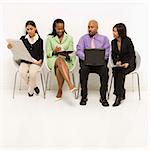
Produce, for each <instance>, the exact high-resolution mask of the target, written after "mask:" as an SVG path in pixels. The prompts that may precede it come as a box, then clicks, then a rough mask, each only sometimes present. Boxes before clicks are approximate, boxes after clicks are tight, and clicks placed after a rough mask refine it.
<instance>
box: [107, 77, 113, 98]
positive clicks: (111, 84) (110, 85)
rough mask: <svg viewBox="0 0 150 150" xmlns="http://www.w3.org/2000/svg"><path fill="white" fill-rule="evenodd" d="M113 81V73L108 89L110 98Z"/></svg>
mask: <svg viewBox="0 0 150 150" xmlns="http://www.w3.org/2000/svg"><path fill="white" fill-rule="evenodd" d="M112 81H113V75H112V76H111V80H110V86H109V90H108V99H109V96H110V91H111V87H112Z"/></svg>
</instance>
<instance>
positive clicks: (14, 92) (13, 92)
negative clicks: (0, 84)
mask: <svg viewBox="0 0 150 150" xmlns="http://www.w3.org/2000/svg"><path fill="white" fill-rule="evenodd" d="M17 75H18V71H17V72H16V73H15V80H14V88H13V99H14V98H15V89H16V79H17Z"/></svg>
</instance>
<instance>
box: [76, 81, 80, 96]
mask: <svg viewBox="0 0 150 150" xmlns="http://www.w3.org/2000/svg"><path fill="white" fill-rule="evenodd" d="M79 91H80V81H79V82H78V90H77V93H76V97H75V99H78V98H79Z"/></svg>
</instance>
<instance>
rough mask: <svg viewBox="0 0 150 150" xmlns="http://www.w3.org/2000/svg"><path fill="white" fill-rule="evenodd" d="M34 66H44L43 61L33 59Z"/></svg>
mask: <svg viewBox="0 0 150 150" xmlns="http://www.w3.org/2000/svg"><path fill="white" fill-rule="evenodd" d="M32 63H33V64H36V65H41V64H42V59H40V60H38V61H37V60H36V59H33V62H32Z"/></svg>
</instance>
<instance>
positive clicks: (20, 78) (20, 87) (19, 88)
mask: <svg viewBox="0 0 150 150" xmlns="http://www.w3.org/2000/svg"><path fill="white" fill-rule="evenodd" d="M21 80H22V78H21V77H20V85H19V90H20V91H21Z"/></svg>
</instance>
